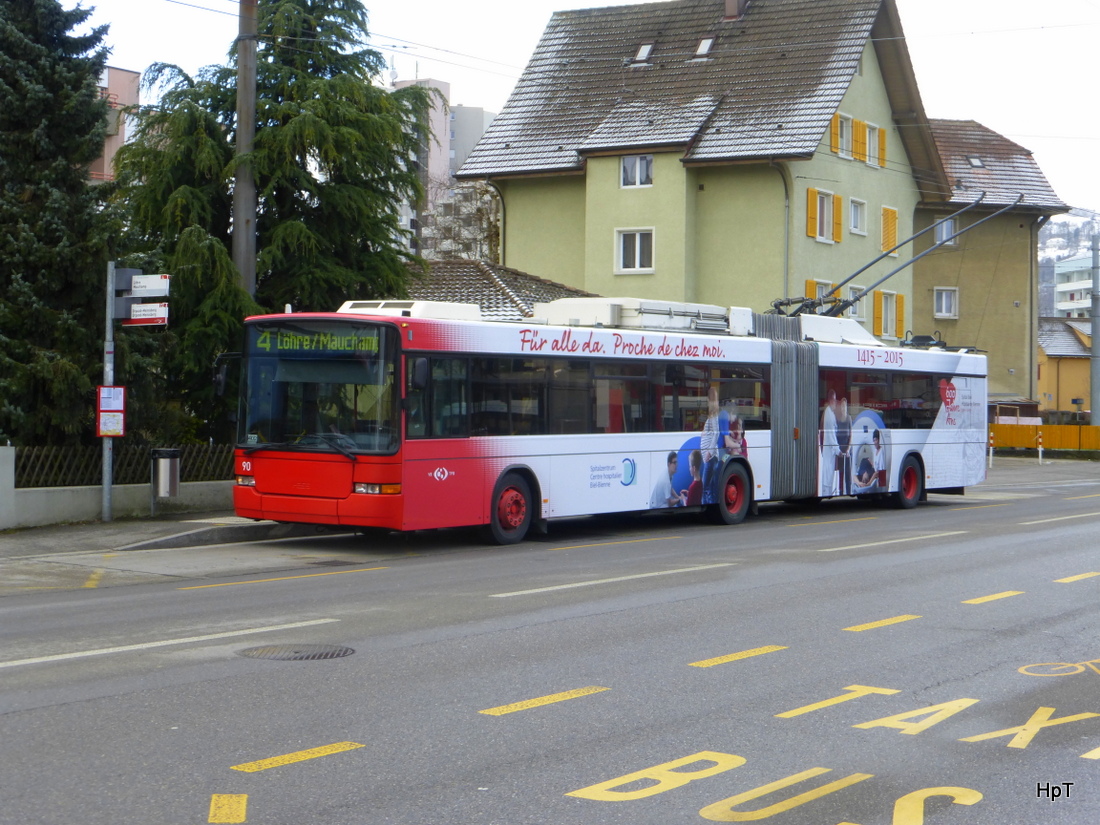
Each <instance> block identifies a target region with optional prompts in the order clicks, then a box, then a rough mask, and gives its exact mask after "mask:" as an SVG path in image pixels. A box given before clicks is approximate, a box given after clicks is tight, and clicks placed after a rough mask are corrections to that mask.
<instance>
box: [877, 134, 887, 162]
mask: <svg viewBox="0 0 1100 825" xmlns="http://www.w3.org/2000/svg"><path fill="white" fill-rule="evenodd" d="M878 165H879V166H885V165H886V130H885V129H879V130H878Z"/></svg>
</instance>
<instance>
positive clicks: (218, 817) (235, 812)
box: [206, 793, 248, 825]
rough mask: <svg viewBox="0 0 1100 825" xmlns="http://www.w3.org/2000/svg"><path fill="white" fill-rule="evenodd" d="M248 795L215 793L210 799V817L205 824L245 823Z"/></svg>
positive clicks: (227, 824)
mask: <svg viewBox="0 0 1100 825" xmlns="http://www.w3.org/2000/svg"><path fill="white" fill-rule="evenodd" d="M247 813H248V794H244V793H216V794H214V795H213V796H211V797H210V817H209V818H208V819H207V820H206V821H207V822H218V823H222V825H229V823H237V822H247V821H248V817H247Z"/></svg>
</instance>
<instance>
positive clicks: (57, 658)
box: [0, 619, 340, 668]
mask: <svg viewBox="0 0 1100 825" xmlns="http://www.w3.org/2000/svg"><path fill="white" fill-rule="evenodd" d="M338 621H340V620H339V619H310V620H309V621H306V622H291V623H290V624H273V625H268V626H267V627H250V628H247V629H245V630H227V631H225V632H224V633H208V634H206V635H205V636H188V637H187V638H185V639H164V640H162V641H159V642H142V643H140V644H136V645H121V646H119V647H101V648H98V649H96V650H78V651H76V652H74V653H57V654H54V655H52V656H35V657H34V658H33V659H13V660H11V661H10V662H0V668H6V667H19V666H21V665H37V664H40V663H42V662H61V661H64V660H65V659H82V658H85V657H87V656H106V655H107V654H109V653H127V652H129V651H132V650H150V649H152V648H156V647H168V646H169V645H183V644H189V643H192V642H209V641H213V640H214V639H231V638H233V637H234V636H251V635H253V634H255V633H271V632H272V631H275V630H293V629H294V628H296V627H312V626H313V625H318V624H331V623H332V622H338Z"/></svg>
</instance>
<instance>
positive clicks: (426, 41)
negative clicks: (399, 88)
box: [62, 0, 1100, 211]
mask: <svg viewBox="0 0 1100 825" xmlns="http://www.w3.org/2000/svg"><path fill="white" fill-rule="evenodd" d="M716 1H717V0H716ZM815 1H816V2H818V3H819V5H820V6H821V8H822V10H823V13H824V12H825V10H826V9H827V8H828V2H827V1H826V0H815ZM62 2H63V4H64V5H65V6H66V7H67V8H71V7H73V6H76V5H77V2H76V0H62ZM633 2H637V0H589V1H588V2H585V0H580V1H579V2H578V0H373V1H372V0H365V5H366V6H367V8H368V10H369V13H370V31H371V35H372V37H371V45H372V46H373V47H374V48H376V49H378V50H379V51H381V52H382V53H383V54H385V55H386V57H387V58H388V59H390V60H391V61H392V64H393V68H394V70H395V71H396V73H397V76H398V78H399V79H401V80H406V79H412V78H415V77H431V78H434V79H437V80H443V81H447V82H449V83H450V84H451V102H452V103H455V104H462V105H466V106H480V107H482V108H485V109H488V110H490V111H494V112H499V111H500V109H501V108H502V107H503V106H504V103H505V101H506V100H507V99H508V94H509V92H510V91H511V89H512V87H513V85H514V84H515V82H516V79H517V78H518V77H519V75H520V73H521V72H522V70H523V67H524V65H525V64H526V62H527V59H528V58H529V57H530V55H531V52H532V51H533V50H534V47H535V45H536V43H537V42H538V39H539V36H540V35H541V34H542V30H543V29H544V28H545V26H546V23H547V21H548V20H549V19H550V15H551V14H552V13H553V12H554V11H557V10H563V9H575V8H589V7H597V6H621V5H629V4H630V3H633ZM896 2H897V4H898V7H899V9H900V11H901V18H902V24H903V26H904V28H905V33H906V37H907V39H908V42H909V50H910V53H911V54H912V57H913V63H914V66H915V68H916V75H917V82H918V84H919V86H920V90H921V96H922V97H923V99H924V107H925V110H926V111H927V113H928V115H929V117H936V118H953V119H961V120H977V121H979V122H980V123H982V124H984V125H985V126H987V127H989V128H990V129H993V130H995V131H997V132H1000V133H1001V134H1003V135H1005V136H1006V137H1008V138H1009V139H1011V140H1014V141H1015V142H1016V143H1019V144H1020V145H1022V146H1025V147H1026V148H1028V149H1030V150H1032V151H1033V152H1034V153H1035V158H1036V160H1037V161H1038V163H1039V165H1040V167H1041V168H1042V170H1043V172H1044V173H1045V174H1046V176H1047V179H1048V180H1049V181H1050V182H1051V185H1052V186H1053V187H1054V190H1055V191H1056V192H1057V193H1058V195H1059V196H1060V197H1061V198H1062V200H1064V201H1066V202H1067V203H1068V204H1070V205H1071V206H1078V207H1082V208H1087V209H1094V210H1097V211H1100V105H1098V102H1097V99H1096V95H1095V92H1094V89H1095V85H1096V84H1095V79H1096V76H1097V74H1098V70H1097V68H1096V66H1095V63H1094V61H1095V58H1096V55H1097V52H1098V51H1100V49H1098V44H1100V0H1051V1H1050V2H1045V3H1044V2H1036V0H896ZM80 5H82V6H84V7H87V8H91V7H94V8H95V9H96V11H95V15H94V17H93V22H95V23H106V24H110V27H111V29H110V32H109V34H108V37H107V41H108V43H109V45H110V46H111V47H112V48H113V52H112V55H111V60H110V63H111V65H113V66H117V67H119V68H124V69H133V70H135V71H142V70H144V69H145V68H146V67H147V66H148V65H149V64H150V63H153V62H155V61H162V62H167V63H176V64H178V65H180V66H182V67H183V68H184V69H187V70H189V71H190V70H194V69H196V68H198V67H199V66H202V65H206V64H208V63H222V62H224V61H225V59H226V55H227V53H228V52H229V50H230V49H231V48H232V47H233V39H234V37H236V34H237V9H238V2H237V0H140V2H135V0H81V2H80ZM386 79H387V80H388V79H389V78H388V76H387V78H386Z"/></svg>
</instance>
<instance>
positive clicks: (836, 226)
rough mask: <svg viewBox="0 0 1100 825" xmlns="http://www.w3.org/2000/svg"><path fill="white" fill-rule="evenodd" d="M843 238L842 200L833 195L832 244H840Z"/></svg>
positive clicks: (838, 196)
mask: <svg viewBox="0 0 1100 825" xmlns="http://www.w3.org/2000/svg"><path fill="white" fill-rule="evenodd" d="M843 238H844V198H842V197H841V196H840V195H833V242H834V243H840V242H841V240H843Z"/></svg>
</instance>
